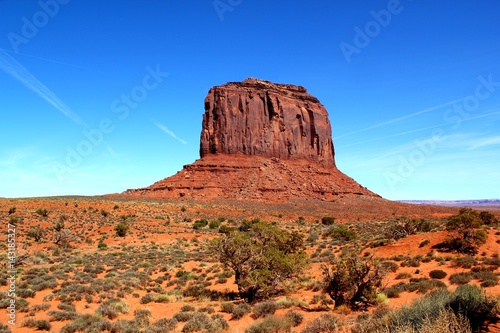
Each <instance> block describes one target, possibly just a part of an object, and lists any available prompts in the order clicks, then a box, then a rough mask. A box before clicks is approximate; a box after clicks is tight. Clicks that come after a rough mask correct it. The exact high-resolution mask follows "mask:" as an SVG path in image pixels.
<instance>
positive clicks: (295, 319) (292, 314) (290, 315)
mask: <svg viewBox="0 0 500 333" xmlns="http://www.w3.org/2000/svg"><path fill="white" fill-rule="evenodd" d="M285 318H286V319H288V320H289V321H290V323H291V324H292V326H293V327H296V326H299V325H300V324H302V322H303V321H304V315H303V314H302V313H300V312H298V311H295V310H289V311H288V312H287V313H285Z"/></svg>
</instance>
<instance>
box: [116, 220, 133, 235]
mask: <svg viewBox="0 0 500 333" xmlns="http://www.w3.org/2000/svg"><path fill="white" fill-rule="evenodd" d="M128 229H130V227H129V225H128V224H127V223H123V222H120V223H118V224H117V225H116V226H115V231H116V235H118V236H120V237H125V236H126V235H127V231H128Z"/></svg>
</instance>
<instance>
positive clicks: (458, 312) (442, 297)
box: [353, 285, 499, 333]
mask: <svg viewBox="0 0 500 333" xmlns="http://www.w3.org/2000/svg"><path fill="white" fill-rule="evenodd" d="M498 312H499V306H498V299H496V298H489V297H487V296H486V295H485V294H484V292H483V291H482V290H481V289H480V288H479V287H477V286H473V285H464V286H459V287H458V288H457V289H456V291H455V292H453V293H451V292H449V291H448V290H446V289H441V290H438V291H433V292H431V293H429V294H427V295H425V296H424V297H422V298H420V299H418V300H416V301H414V302H413V303H412V304H410V305H408V306H406V307H403V308H400V309H398V310H392V311H389V312H387V313H385V314H383V315H382V316H380V317H379V318H377V317H376V316H375V315H374V317H373V318H371V320H367V321H365V322H364V323H360V324H358V325H357V326H356V327H355V328H354V329H353V332H354V333H365V332H366V333H367V332H375V331H376V332H387V333H389V332H390V333H392V332H398V333H399V332H401V333H406V332H410V333H413V332H415V333H416V332H426V333H427V332H429V333H430V332H440V333H441V332H450V333H458V332H471V331H478V330H479V329H483V328H484V327H485V326H486V324H487V323H488V322H489V321H491V320H492V319H493V318H495V317H496V316H497V315H498Z"/></svg>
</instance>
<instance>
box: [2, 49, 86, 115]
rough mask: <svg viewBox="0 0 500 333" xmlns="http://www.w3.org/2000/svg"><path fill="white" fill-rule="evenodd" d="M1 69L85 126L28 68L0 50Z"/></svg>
mask: <svg viewBox="0 0 500 333" xmlns="http://www.w3.org/2000/svg"><path fill="white" fill-rule="evenodd" d="M0 68H1V69H2V70H3V71H4V72H6V73H7V74H9V75H10V76H12V77H13V78H14V79H16V80H17V81H19V82H21V83H22V84H23V85H24V86H25V87H26V88H28V89H30V90H31V91H33V92H34V93H36V94H37V95H38V96H40V97H42V98H43V99H44V100H46V101H47V102H48V103H50V104H51V105H52V106H54V107H55V108H56V109H58V110H59V111H61V112H62V113H63V114H64V115H65V116H66V117H68V118H70V119H71V120H73V121H74V122H75V123H77V124H83V122H82V120H81V119H80V117H79V116H78V115H77V114H76V113H74V112H73V111H71V109H70V108H69V106H67V105H66V104H64V102H63V101H61V100H60V99H59V98H58V97H57V96H56V94H54V93H53V92H52V91H51V90H50V89H49V88H47V87H46V86H45V85H44V84H43V83H42V82H40V81H39V80H38V79H37V78H36V77H35V76H34V75H33V74H31V73H30V72H29V71H28V70H27V69H26V67H24V66H23V65H21V64H20V63H19V62H18V61H16V60H15V59H14V58H12V57H11V56H10V55H9V54H7V52H5V51H3V50H2V49H0Z"/></svg>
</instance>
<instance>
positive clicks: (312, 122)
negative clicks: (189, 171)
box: [200, 78, 335, 165]
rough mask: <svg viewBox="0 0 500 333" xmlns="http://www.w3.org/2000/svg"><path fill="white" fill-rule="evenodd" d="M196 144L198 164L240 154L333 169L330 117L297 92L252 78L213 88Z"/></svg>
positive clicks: (300, 90) (302, 90) (297, 89)
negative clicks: (212, 157)
mask: <svg viewBox="0 0 500 333" xmlns="http://www.w3.org/2000/svg"><path fill="white" fill-rule="evenodd" d="M200 141H201V144H200V156H201V157H202V158H203V157H204V156H206V155H209V154H236V153H242V154H245V155H259V156H265V157H276V158H281V159H301V158H305V159H308V160H311V161H316V162H319V163H322V164H326V165H335V160H334V150H333V141H332V131H331V126H330V121H329V120H328V112H327V111H326V109H325V107H324V106H323V105H322V104H321V103H320V102H319V101H318V100H317V99H316V98H315V97H313V96H311V95H310V94H308V93H307V91H306V89H305V88H304V87H301V86H294V85H289V84H274V83H271V82H269V81H263V80H258V79H252V78H250V79H247V80H245V81H243V82H231V83H227V84H225V85H222V86H217V87H213V88H212V89H210V91H209V93H208V96H207V98H206V99H205V114H204V115H203V124H202V132H201V140H200Z"/></svg>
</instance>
